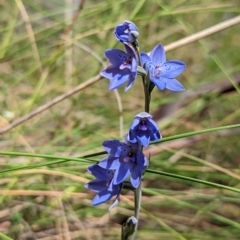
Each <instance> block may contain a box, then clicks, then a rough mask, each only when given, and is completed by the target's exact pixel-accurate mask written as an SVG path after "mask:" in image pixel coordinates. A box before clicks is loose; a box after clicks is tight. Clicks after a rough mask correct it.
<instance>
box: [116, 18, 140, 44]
mask: <svg viewBox="0 0 240 240" xmlns="http://www.w3.org/2000/svg"><path fill="white" fill-rule="evenodd" d="M114 35H115V37H116V38H117V40H118V41H120V42H127V43H128V42H134V41H136V39H137V37H138V35H139V33H138V29H137V27H136V25H135V24H134V23H133V22H131V21H128V20H126V21H124V22H123V23H121V24H119V25H117V26H116V28H115V31H114Z"/></svg>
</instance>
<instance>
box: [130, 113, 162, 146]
mask: <svg viewBox="0 0 240 240" xmlns="http://www.w3.org/2000/svg"><path fill="white" fill-rule="evenodd" d="M161 138H162V136H161V134H160V132H159V129H158V126H157V124H156V123H155V121H154V120H153V119H152V115H150V114H149V113H146V112H141V113H139V114H137V115H136V116H135V117H134V120H133V122H132V125H131V127H130V129H129V133H128V141H129V142H131V143H136V142H139V143H140V144H142V145H143V146H144V147H146V146H148V145H149V142H150V141H156V140H159V139H161Z"/></svg>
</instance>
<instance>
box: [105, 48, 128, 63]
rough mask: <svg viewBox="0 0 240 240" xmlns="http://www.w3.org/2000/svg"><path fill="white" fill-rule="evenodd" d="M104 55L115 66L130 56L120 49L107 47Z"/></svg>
mask: <svg viewBox="0 0 240 240" xmlns="http://www.w3.org/2000/svg"><path fill="white" fill-rule="evenodd" d="M105 56H106V57H107V59H108V60H109V62H110V63H112V65H114V66H115V67H118V66H120V65H121V64H122V63H123V62H124V61H126V60H129V58H130V56H129V55H128V54H127V53H125V52H124V51H122V50H120V49H115V48H114V49H108V50H106V51H105Z"/></svg>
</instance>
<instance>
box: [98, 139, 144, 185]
mask: <svg viewBox="0 0 240 240" xmlns="http://www.w3.org/2000/svg"><path fill="white" fill-rule="evenodd" d="M103 147H104V149H105V150H106V151H107V152H108V153H109V156H107V157H105V158H104V159H103V160H102V161H100V162H99V163H98V164H99V165H100V166H101V167H103V168H105V169H112V170H113V169H115V173H114V177H113V184H116V185H117V184H120V183H122V182H123V181H124V180H125V179H126V178H127V177H128V176H129V175H130V174H131V177H130V181H131V184H132V186H133V187H134V188H137V187H138V185H139V183H140V181H141V177H142V173H143V172H144V170H145V169H146V168H147V166H148V160H147V158H146V157H145V156H144V154H143V153H142V151H141V149H140V147H141V146H140V145H139V144H132V143H130V142H127V143H124V142H120V141H118V140H113V139H110V140H107V141H104V142H103Z"/></svg>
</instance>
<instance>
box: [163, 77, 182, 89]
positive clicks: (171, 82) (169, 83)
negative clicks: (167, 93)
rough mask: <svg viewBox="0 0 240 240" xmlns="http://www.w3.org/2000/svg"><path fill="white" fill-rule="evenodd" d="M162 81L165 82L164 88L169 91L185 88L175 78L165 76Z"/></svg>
mask: <svg viewBox="0 0 240 240" xmlns="http://www.w3.org/2000/svg"><path fill="white" fill-rule="evenodd" d="M161 79H162V78H161ZM164 81H165V82H166V88H167V89H169V90H171V91H175V92H179V91H183V90H185V88H184V86H183V85H182V84H181V83H180V82H179V81H178V80H177V79H174V78H169V79H167V78H166V79H164Z"/></svg>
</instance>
